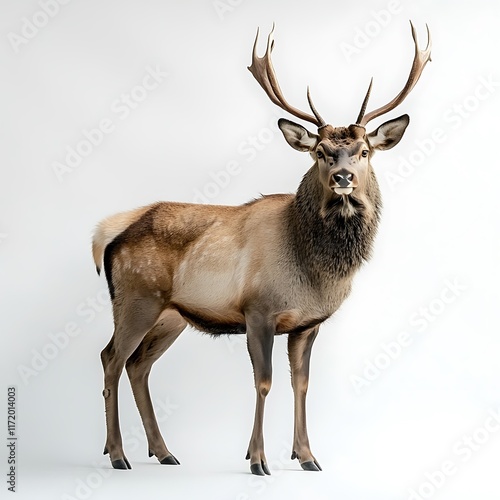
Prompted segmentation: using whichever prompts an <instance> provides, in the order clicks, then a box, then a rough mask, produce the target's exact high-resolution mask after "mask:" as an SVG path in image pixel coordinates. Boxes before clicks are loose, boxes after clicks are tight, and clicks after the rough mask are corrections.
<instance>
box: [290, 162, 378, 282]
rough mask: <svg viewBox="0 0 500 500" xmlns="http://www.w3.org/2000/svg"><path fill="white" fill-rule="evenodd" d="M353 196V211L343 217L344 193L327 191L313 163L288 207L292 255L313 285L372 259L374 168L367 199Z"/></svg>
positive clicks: (375, 215) (375, 195)
mask: <svg viewBox="0 0 500 500" xmlns="http://www.w3.org/2000/svg"><path fill="white" fill-rule="evenodd" d="M355 195H356V192H354V193H353V194H352V195H351V196H350V203H351V205H352V206H353V207H354V208H355V213H354V214H353V215H347V213H346V212H347V211H346V210H343V204H344V203H346V201H345V200H344V199H343V197H339V196H335V195H334V194H333V193H332V194H326V193H325V190H324V188H323V186H322V184H321V183H320V181H319V179H318V175H317V166H316V165H314V166H313V167H312V168H311V169H310V170H309V171H308V172H307V173H306V175H305V176H304V178H303V179H302V182H301V183H300V186H299V188H298V190H297V195H296V197H295V199H294V200H293V202H292V203H291V205H290V207H289V213H288V224H287V229H288V232H289V235H290V237H291V240H292V248H293V253H294V258H295V260H296V261H297V263H298V266H299V268H300V269H301V270H302V272H303V274H304V275H305V276H306V277H307V279H308V280H309V281H310V282H311V283H312V284H313V285H314V284H320V283H321V282H323V281H324V280H325V278H326V279H329V280H330V279H332V278H333V279H334V278H335V277H337V278H342V277H347V276H349V275H352V274H353V272H354V271H356V270H357V269H358V268H359V267H360V266H361V264H362V263H363V262H364V261H366V260H368V259H369V257H370V253H371V248H372V244H373V240H374V238H375V234H376V232H377V227H378V222H379V219H380V209H381V199H380V191H379V188H378V184H377V180H376V178H375V174H374V173H373V172H370V175H369V179H368V182H367V188H366V192H365V196H366V198H367V200H368V201H367V203H363V202H362V201H361V200H360V199H359V198H356V197H355ZM370 205H371V206H370Z"/></svg>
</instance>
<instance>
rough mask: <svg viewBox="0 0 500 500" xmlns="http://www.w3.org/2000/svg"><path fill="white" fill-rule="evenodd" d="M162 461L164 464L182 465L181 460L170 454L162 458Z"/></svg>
mask: <svg viewBox="0 0 500 500" xmlns="http://www.w3.org/2000/svg"><path fill="white" fill-rule="evenodd" d="M160 463H161V464H163V465H181V463H180V462H179V460H177V459H176V458H175V457H174V456H173V455H168V457H165V458H164V459H163V460H160Z"/></svg>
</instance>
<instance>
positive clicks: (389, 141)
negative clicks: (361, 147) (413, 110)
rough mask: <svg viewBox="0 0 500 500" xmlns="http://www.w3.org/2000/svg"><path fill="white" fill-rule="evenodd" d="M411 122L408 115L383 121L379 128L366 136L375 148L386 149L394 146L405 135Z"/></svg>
mask: <svg viewBox="0 0 500 500" xmlns="http://www.w3.org/2000/svg"><path fill="white" fill-rule="evenodd" d="M408 123H410V117H409V116H408V115H403V116H400V117H399V118H394V120H389V121H388V122H385V123H383V124H382V125H380V127H379V128H378V129H377V130H374V131H373V132H370V133H369V134H368V135H367V136H366V138H367V139H368V142H369V143H370V146H371V147H372V148H373V149H378V150H381V151H383V150H385V149H391V148H393V147H394V146H395V145H396V144H397V143H398V142H399V141H400V140H401V138H402V137H403V134H404V133H405V130H406V127H407V126H408Z"/></svg>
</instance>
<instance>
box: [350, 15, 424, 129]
mask: <svg viewBox="0 0 500 500" xmlns="http://www.w3.org/2000/svg"><path fill="white" fill-rule="evenodd" d="M410 26H411V34H412V37H413V41H414V43H415V56H414V58H413V64H412V66H411V70H410V75H409V76H408V80H407V82H406V84H405V86H404V87H403V90H401V92H400V93H399V94H398V95H397V96H396V97H395V98H394V99H393V100H392V101H390V102H389V103H387V104H386V105H385V106H381V107H380V108H377V109H375V110H373V111H370V113H368V114H367V115H366V116H364V117H363V116H362V114H361V113H360V116H359V117H358V121H357V123H358V124H359V125H362V126H363V127H364V126H366V124H367V123H368V122H370V121H371V120H373V119H374V118H377V117H378V116H380V115H383V114H385V113H388V112H389V111H391V110H393V109H394V108H395V107H396V106H399V104H401V103H402V102H403V101H404V100H405V98H406V97H407V96H408V94H409V93H410V92H411V91H412V89H413V87H415V85H416V83H417V82H418V80H419V78H420V75H421V74H422V71H423V70H424V67H425V65H426V64H427V63H428V62H429V61H430V60H431V49H432V39H431V34H430V31H429V26H427V25H426V27H427V37H428V42H427V47H426V48H425V50H420V49H419V46H418V41H417V33H416V31H415V27H414V26H413V23H412V22H411V21H410ZM365 99H366V98H365Z"/></svg>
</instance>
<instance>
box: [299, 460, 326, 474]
mask: <svg viewBox="0 0 500 500" xmlns="http://www.w3.org/2000/svg"><path fill="white" fill-rule="evenodd" d="M300 466H301V467H302V468H303V469H304V470H311V471H315V472H319V471H320V470H323V469H322V468H321V466H320V465H319V464H318V462H316V460H314V462H313V461H309V462H302V463H301V464H300Z"/></svg>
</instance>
